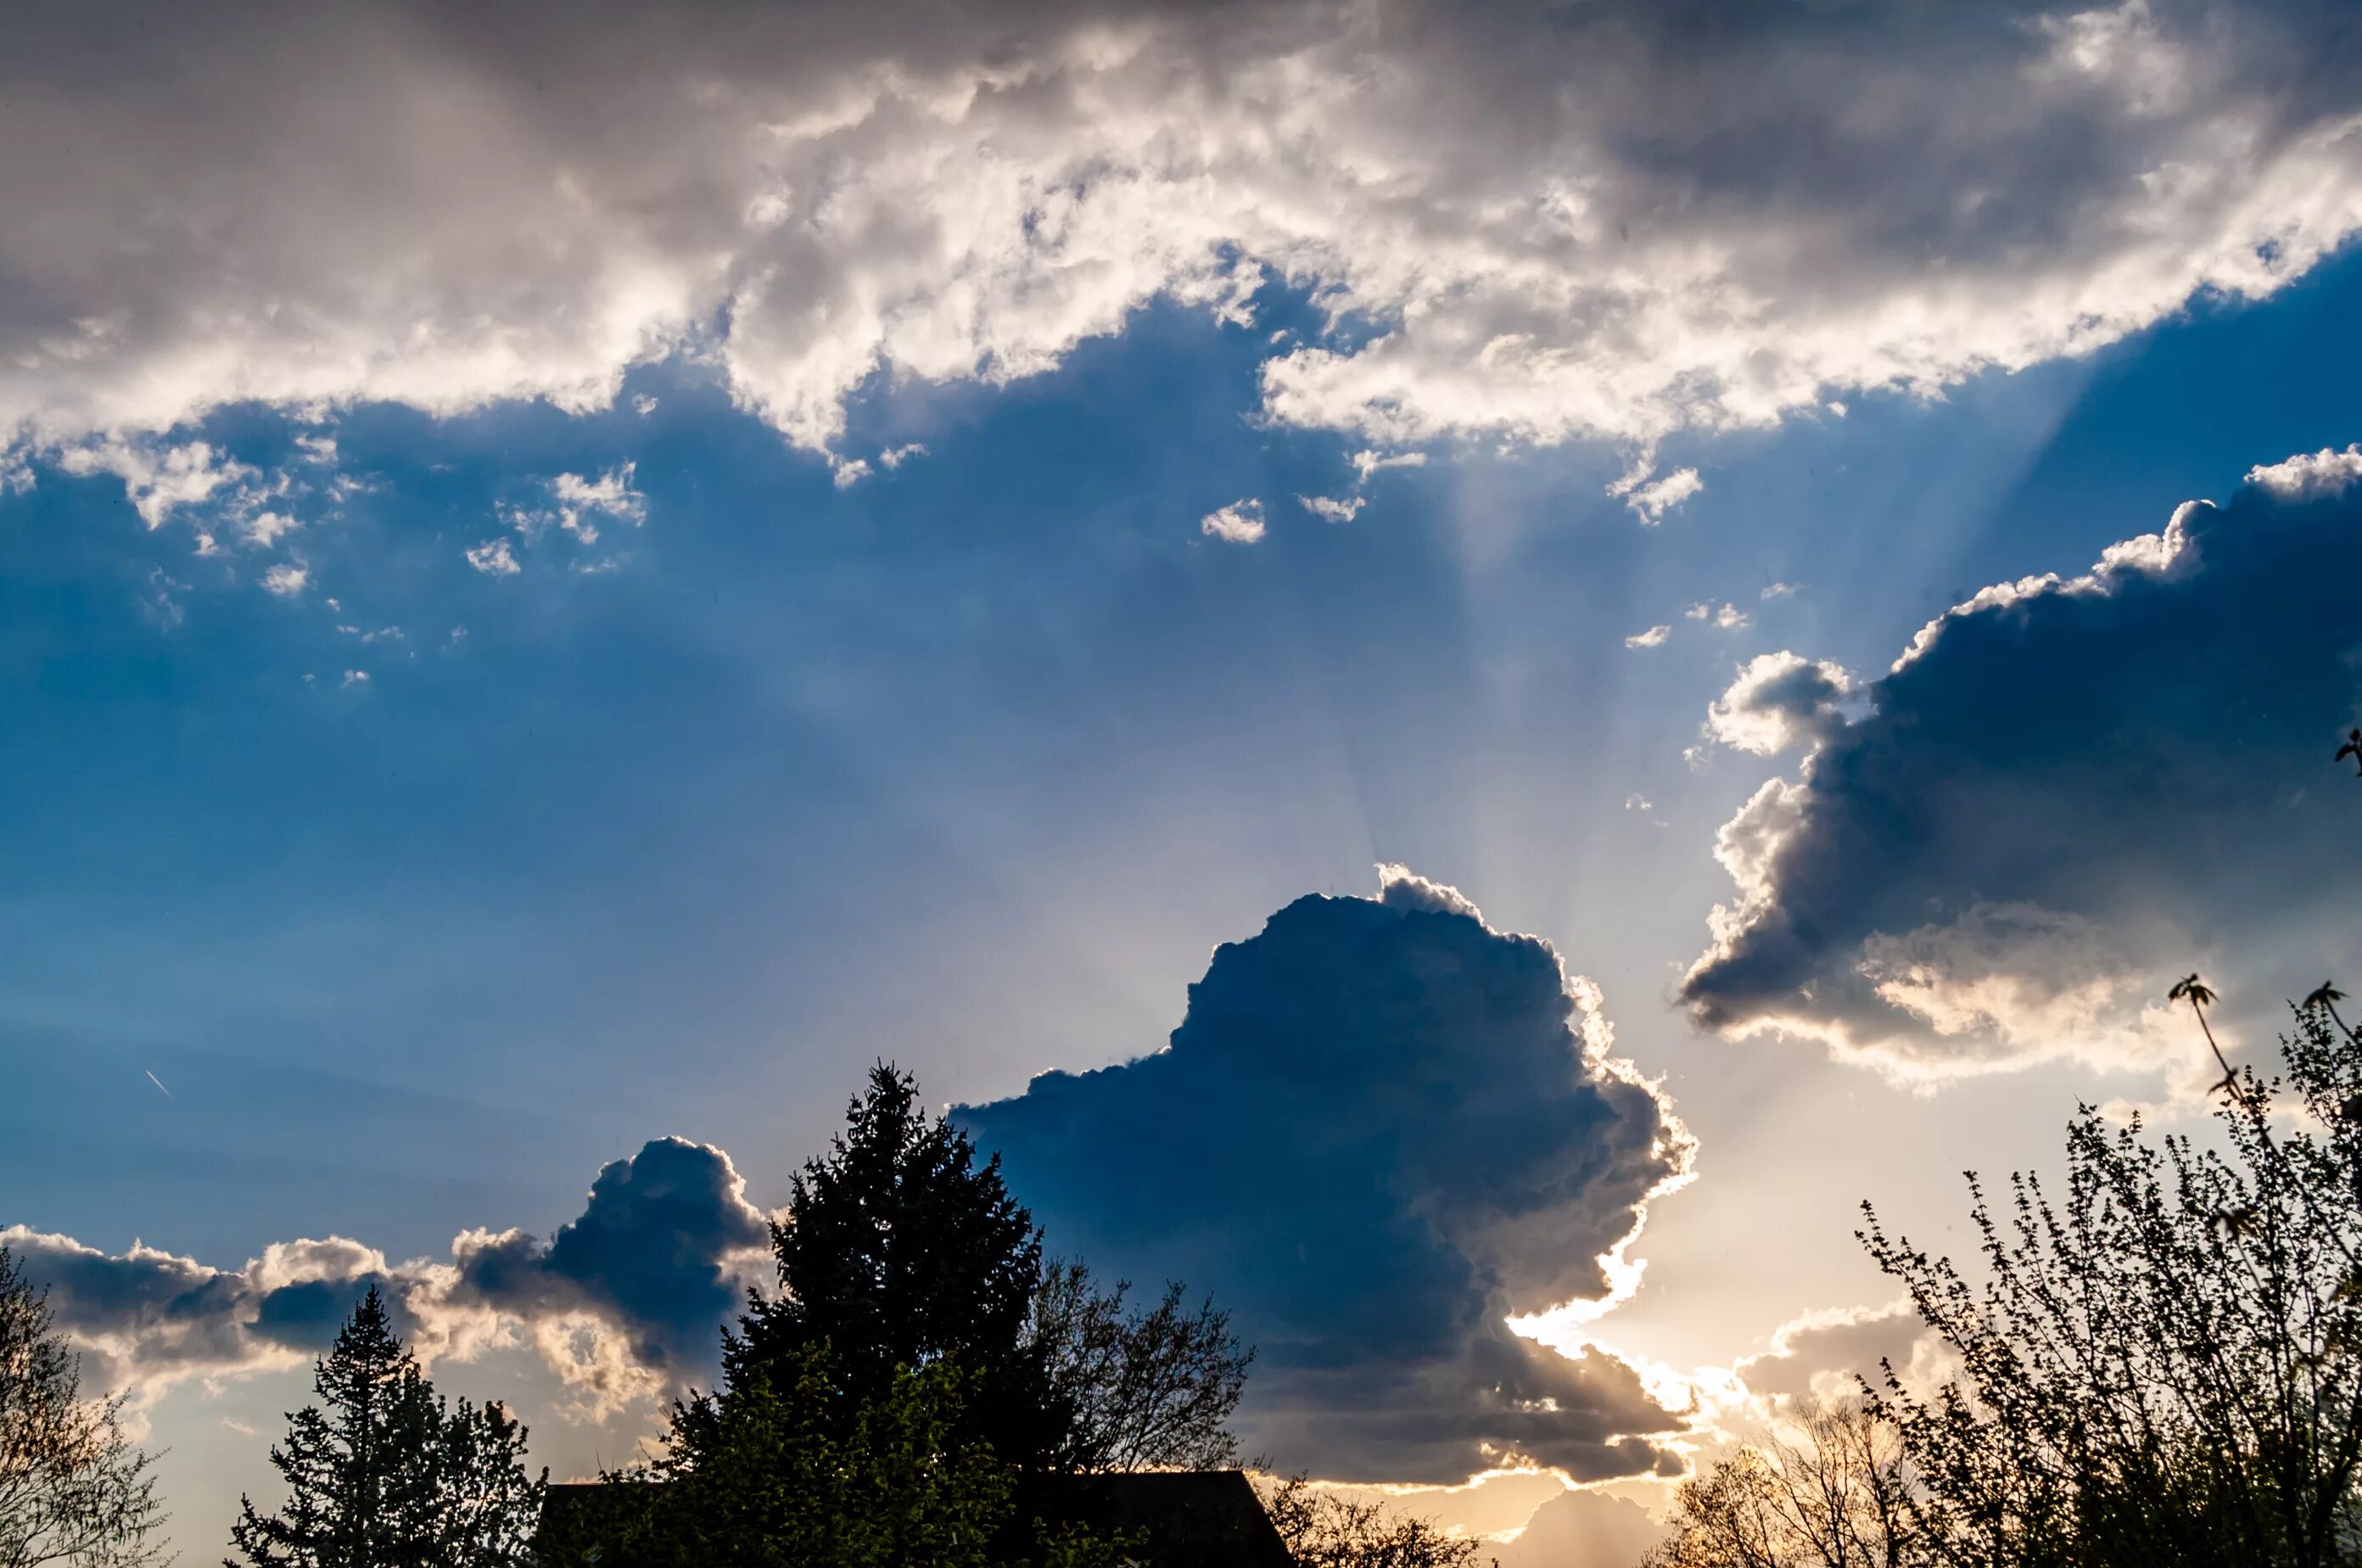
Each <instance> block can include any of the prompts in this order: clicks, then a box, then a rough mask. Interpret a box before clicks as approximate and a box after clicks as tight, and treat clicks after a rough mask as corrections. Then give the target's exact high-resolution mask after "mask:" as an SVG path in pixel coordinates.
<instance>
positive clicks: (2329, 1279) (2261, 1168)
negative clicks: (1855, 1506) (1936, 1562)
mask: <svg viewBox="0 0 2362 1568" xmlns="http://www.w3.org/2000/svg"><path fill="white" fill-rule="evenodd" d="M2199 989H2200V988H2198V987H2197V986H2196V985H2195V983H2194V978H2193V981H2189V982H2184V983H2183V985H2182V986H2178V987H2176V988H2175V991H2176V999H2183V998H2185V997H2186V998H2187V999H2190V1000H2191V1002H2192V1004H2193V1006H2199V1007H2201V1008H2202V1003H2203V1001H2204V1000H2211V999H2212V996H2211V993H2209V994H2207V995H2206V996H2205V997H2203V998H2202V997H2200V996H2199V995H2198V994H2197V993H2198V990H2199ZM2295 1012H2296V1029H2295V1032H2294V1033H2293V1034H2292V1035H2290V1036H2289V1037H2287V1038H2286V1039H2285V1040H2284V1042H2283V1044H2284V1048H2285V1055H2286V1061H2287V1073H2288V1077H2287V1081H2286V1083H2285V1084H2283V1083H2281V1082H2280V1081H2279V1080H2278V1079H2274V1080H2265V1079H2263V1078H2261V1077H2258V1076H2257V1074H2256V1073H2255V1072H2254V1071H2253V1070H2252V1069H2246V1070H2242V1071H2238V1072H2229V1071H2227V1070H2226V1076H2225V1079H2224V1084H2223V1085H2222V1086H2221V1088H2222V1093H2223V1098H2224V1105H2223V1108H2222V1110H2221V1111H2220V1112H2219V1118H2220V1121H2221V1123H2222V1130H2223V1135H2224V1148H2223V1149H2222V1150H2221V1151H2216V1150H2213V1149H2202V1148H2199V1147H2197V1146H2195V1145H2193V1144H2192V1143H2191V1141H2190V1140H2188V1139H2186V1138H2168V1139H2166V1140H2165V1141H2164V1142H2163V1144H2162V1146H2161V1147H2159V1146H2157V1145H2152V1144H2150V1143H2147V1142H2144V1141H2143V1139H2142V1137H2141V1127H2140V1123H2139V1121H2138V1120H2137V1119H2135V1120H2134V1121H2131V1122H2130V1124H2128V1125H2124V1126H2112V1125H2111V1124H2109V1123H2108V1122H2107V1121H2105V1120H2104V1119H2103V1118H2102V1117H2101V1115H2100V1114H2099V1113H2098V1112H2097V1111H2095V1110H2092V1109H2091V1108H2090V1107H2085V1108H2083V1109H2082V1110H2081V1112H2080V1114H2079V1115H2078V1116H2077V1118H2076V1120H2075V1121H2074V1122H2073V1123H2072V1124H2071V1125H2070V1129H2069V1132H2068V1149H2067V1155H2068V1179H2067V1188H2066V1192H2065V1195H2064V1200H2063V1202H2061V1203H2058V1204H2054V1202H2053V1201H2052V1199H2051V1198H2050V1196H2049V1194H2048V1193H2047V1191H2046V1190H2045V1189H2044V1187H2043V1186H2042V1184H2041V1183H2040V1182H2039V1181H2038V1180H2036V1178H2034V1177H2032V1176H2013V1177H2012V1178H2011V1194H2012V1201H2011V1204H2010V1212H2009V1214H2008V1215H2007V1217H2006V1218H1996V1216H1995V1215H1994V1214H1993V1213H1992V1209H1991V1208H1990V1207H1989V1205H1988V1204H1987V1202H1986V1200H1985V1198H1984V1196H1983V1193H1982V1190H1981V1187H1978V1185H1977V1184H1976V1182H1975V1178H1974V1177H1973V1176H1971V1178H1970V1190H1971V1193H1972V1195H1973V1197H1974V1208H1973V1216H1974V1220H1975V1223H1976V1226H1977V1229H1978V1231H1979V1233H1980V1236H1981V1251H1982V1253H1983V1255H1984V1264H1985V1268H1984V1271H1983V1273H1984V1275H1985V1277H1984V1279H1983V1280H1982V1281H1981V1283H1978V1284H1971V1283H1970V1280H1969V1279H1968V1278H1967V1277H1966V1276H1964V1275H1962V1274H1961V1273H1960V1272H1959V1270H1958V1269H1956V1268H1955V1267H1954V1265H1953V1264H1952V1263H1951V1261H1950V1260H1949V1259H1947V1258H1937V1257H1931V1256H1930V1255H1929V1254H1928V1253H1925V1252H1923V1251H1920V1250H1918V1249H1916V1248H1915V1247H1913V1246H1912V1245H1911V1244H1910V1243H1909V1242H1907V1241H1906V1240H1902V1239H1890V1238H1889V1237H1888V1236H1887V1234H1886V1232H1885V1231H1884V1230H1883V1229H1882V1227H1881V1225H1880V1223H1879V1220H1878V1216H1877V1214H1876V1212H1875V1210H1874V1209H1871V1208H1870V1207H1869V1206H1868V1205H1865V1206H1864V1212H1865V1214H1866V1215H1867V1217H1868V1225H1867V1228H1866V1230H1865V1231H1863V1232H1862V1239H1863V1242H1864V1243H1865V1244H1866V1245H1867V1246H1868V1248H1869V1250H1870V1252H1871V1256H1872V1257H1874V1258H1875V1259H1876V1260H1877V1262H1878V1264H1879V1265H1880V1267H1881V1268H1882V1269H1884V1270H1885V1271H1886V1272H1887V1273H1888V1274H1890V1275H1893V1276H1895V1277H1896V1278H1898V1279H1900V1280H1901V1281H1902V1282H1903V1283H1904V1286H1906V1287H1907V1288H1908V1289H1909V1292H1910V1295H1911V1298H1912V1301H1913V1304H1914V1305H1915V1307H1916V1308H1917V1309H1918V1311H1919V1315H1920V1316H1921V1318H1922V1319H1924V1320H1926V1323H1927V1324H1928V1326H1929V1327H1930V1328H1932V1329H1933V1330H1934V1331H1936V1332H1937V1335H1939V1336H1940V1337H1941V1339H1942V1340H1943V1341H1944V1342H1946V1343H1947V1344H1948V1346H1949V1347H1950V1349H1951V1350H1952V1352H1953V1353H1955V1354H1956V1355H1957V1356H1958V1357H1959V1362H1960V1364H1961V1367H1962V1373H1961V1375H1960V1377H1959V1380H1958V1381H1957V1382H1955V1383H1952V1384H1950V1385H1948V1386H1945V1387H1944V1388H1942V1389H1940V1390H1938V1391H1937V1393H1936V1394H1935V1395H1934V1396H1933V1397H1929V1398H1924V1399H1923V1398H1922V1397H1918V1396H1916V1395H1915V1394H1914V1393H1913V1392H1912V1391H1910V1390H1908V1389H1906V1388H1904V1386H1903V1385H1902V1383H1901V1381H1900V1380H1899V1379H1898V1378H1897V1377H1896V1376H1895V1375H1894V1374H1893V1369H1892V1368H1889V1369H1888V1372H1887V1376H1886V1386H1885V1387H1884V1388H1883V1389H1882V1390H1879V1391H1878V1394H1877V1399H1876V1409H1877V1412H1878V1413H1879V1414H1881V1415H1882V1416H1884V1417H1886V1418H1888V1419H1892V1420H1893V1421H1894V1422H1895V1423H1896V1424H1897V1426H1898V1427H1899V1429H1900V1430H1901V1432H1902V1435H1903V1441H1904V1450H1905V1452H1906V1454H1907V1455H1908V1458H1909V1460H1910V1462H1911V1463H1912V1465H1913V1469H1914V1472H1915V1480H1916V1483H1917V1492H1916V1495H1915V1503H1916V1505H1917V1506H1918V1507H1919V1510H1920V1513H1921V1516H1922V1518H1924V1520H1925V1522H1926V1525H1927V1526H1928V1528H1929V1530H1930V1534H1929V1536H1928V1540H1929V1541H1930V1543H1931V1548H1932V1549H1933V1550H1935V1551H1937V1555H1938V1557H1939V1558H1940V1560H1942V1561H1946V1562H1960V1563H1970V1562H1974V1563H1978V1564H1992V1565H2003V1564H2039V1563H2061V1564H2064V1563H2068V1562H2073V1563H2078V1564H2095V1565H2105V1564H2114V1563H2177V1564H2193V1565H2195V1564H2209V1563H2220V1564H2224V1565H2229V1564H2235V1563H2236V1564H2295V1565H2302V1568H2312V1565H2314V1564H2333V1563H2345V1562H2356V1561H2357V1560H2362V1507H2357V1503H2362V1498H2357V1482H2358V1481H2362V1273H2357V1270H2356V1266H2355V1264H2354V1261H2353V1260H2354V1259H2355V1257H2356V1247H2357V1245H2362V1040H2357V1039H2356V1036H2355V1035H2354V1034H2353V1033H2352V1032H2349V1031H2347V1030H2346V1029H2345V1027H2344V1026H2343V1025H2342V1024H2341V1023H2339V1022H2338V1021H2337V1020H2336V1019H2335V1017H2334V1013H2333V1011H2332V1008H2331V1003H2330V1000H2329V999H2328V998H2327V997H2326V996H2324V995H2323V994H2321V993H2315V995H2314V996H2313V997H2312V998H2310V999H2307V1001H2306V1002H2305V1003H2303V1004H2301V1005H2300V1006H2299V1007H2298V1008H2297V1009H2296V1010H2295ZM2201 1017H2203V1012H2202V1011H2201ZM2210 1036H2211V1031H2210ZM2217 1055H2218V1057H2219V1055H2220V1052H2219V1050H2218V1052H2217ZM2290 1112H2293V1113H2294V1114H2293V1115H2292V1116H2289V1113H2290ZM2276 1116H2288V1117H2289V1121H2290V1123H2291V1124H2290V1125H2287V1126H2285V1127H2284V1128H2283V1129H2282V1130H2281V1131H2280V1132H2279V1133H2278V1134H2277V1135H2276V1134H2275V1132H2274V1129H2273V1126H2272V1122H2273V1120H2274V1118H2275V1117H2276Z"/></svg>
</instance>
